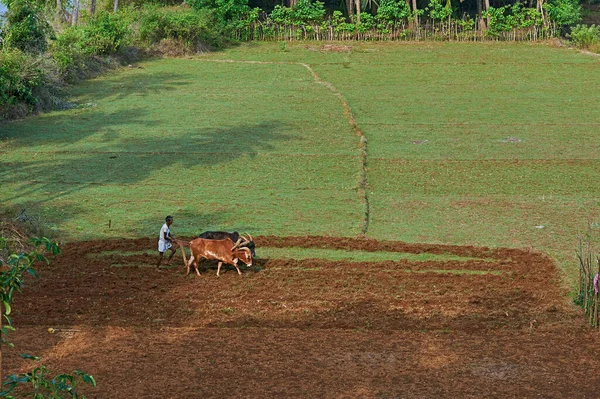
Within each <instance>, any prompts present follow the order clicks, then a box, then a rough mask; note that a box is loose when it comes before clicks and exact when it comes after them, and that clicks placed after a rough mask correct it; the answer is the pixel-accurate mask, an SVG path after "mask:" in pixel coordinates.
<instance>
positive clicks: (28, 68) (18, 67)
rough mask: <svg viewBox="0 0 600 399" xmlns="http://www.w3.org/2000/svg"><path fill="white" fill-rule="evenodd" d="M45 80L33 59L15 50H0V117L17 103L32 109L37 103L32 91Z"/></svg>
mask: <svg viewBox="0 0 600 399" xmlns="http://www.w3.org/2000/svg"><path fill="white" fill-rule="evenodd" d="M45 80H46V79H45V74H44V72H43V71H42V70H41V69H40V68H39V67H38V61H37V60H36V59H35V58H34V57H32V56H30V55H28V54H25V53H24V52H22V51H21V50H19V49H16V48H13V49H11V48H5V49H3V50H0V117H2V116H5V114H6V112H8V108H9V107H10V106H14V105H17V104H19V103H23V104H25V105H26V106H28V107H29V108H30V109H33V107H34V106H35V105H36V104H37V101H38V100H37V98H36V96H35V95H34V90H35V89H36V88H37V87H38V86H40V85H42V84H43V83H44V82H45Z"/></svg>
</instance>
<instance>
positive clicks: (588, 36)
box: [567, 25, 600, 48]
mask: <svg viewBox="0 0 600 399" xmlns="http://www.w3.org/2000/svg"><path fill="white" fill-rule="evenodd" d="M567 37H568V38H569V39H571V42H573V44H575V46H577V47H579V48H589V47H591V46H592V45H594V44H595V43H597V42H598V41H600V26H596V25H591V26H586V25H577V26H575V27H573V29H571V33H569V34H568V35H567Z"/></svg>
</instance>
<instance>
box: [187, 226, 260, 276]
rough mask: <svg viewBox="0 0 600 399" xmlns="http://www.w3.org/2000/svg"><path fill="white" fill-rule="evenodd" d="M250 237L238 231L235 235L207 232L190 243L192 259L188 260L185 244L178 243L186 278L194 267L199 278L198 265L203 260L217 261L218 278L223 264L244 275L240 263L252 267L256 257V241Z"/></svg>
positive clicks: (223, 232) (222, 232)
mask: <svg viewBox="0 0 600 399" xmlns="http://www.w3.org/2000/svg"><path fill="white" fill-rule="evenodd" d="M247 236H248V237H244V236H242V235H240V234H239V233H238V232H237V231H234V232H233V233H229V232H225V231H205V232H204V233H202V234H200V235H199V236H198V238H195V239H193V240H192V241H190V242H189V244H188V245H189V247H190V259H189V260H188V259H187V256H186V253H185V250H184V244H183V243H182V242H181V241H176V243H177V244H179V247H180V248H181V254H182V255H183V261H184V263H185V266H186V268H187V273H186V274H185V275H186V276H187V275H188V274H190V269H191V267H192V266H194V270H195V271H196V274H197V275H198V276H199V275H200V272H199V271H198V263H199V262H200V261H201V260H202V259H207V260H217V261H218V262H219V265H218V267H217V276H219V273H220V272H221V265H223V263H225V264H228V265H232V266H234V267H235V268H236V270H237V272H238V274H242V272H241V271H240V268H239V267H238V265H237V264H238V261H242V262H243V263H244V264H245V265H246V266H248V267H250V266H252V258H253V257H254V256H256V252H255V251H254V240H253V239H252V236H251V235H250V234H247Z"/></svg>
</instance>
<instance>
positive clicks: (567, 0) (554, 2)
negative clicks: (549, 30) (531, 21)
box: [543, 0, 581, 25]
mask: <svg viewBox="0 0 600 399" xmlns="http://www.w3.org/2000/svg"><path fill="white" fill-rule="evenodd" d="M543 7H544V10H546V12H548V17H550V19H551V20H552V21H554V22H556V23H557V24H559V25H572V24H575V23H577V22H579V21H581V5H580V4H579V1H578V0H549V1H548V2H547V3H544V5H543Z"/></svg>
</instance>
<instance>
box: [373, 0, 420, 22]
mask: <svg viewBox="0 0 600 399" xmlns="http://www.w3.org/2000/svg"><path fill="white" fill-rule="evenodd" d="M410 15H411V11H410V7H409V5H408V4H406V2H405V1H403V0H381V2H380V3H379V8H377V15H376V17H377V20H378V21H380V22H382V23H384V24H394V23H396V22H399V21H401V20H403V19H407V18H408V17H410Z"/></svg>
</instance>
